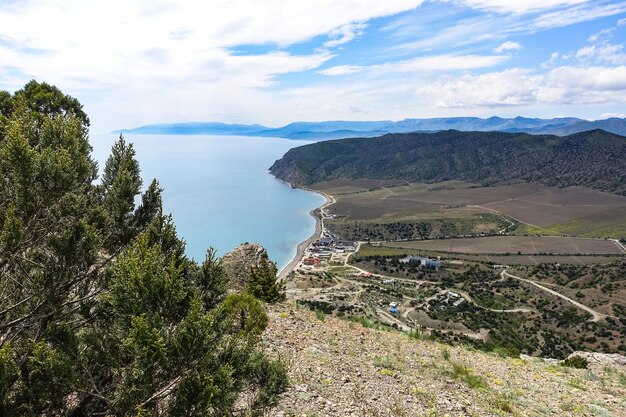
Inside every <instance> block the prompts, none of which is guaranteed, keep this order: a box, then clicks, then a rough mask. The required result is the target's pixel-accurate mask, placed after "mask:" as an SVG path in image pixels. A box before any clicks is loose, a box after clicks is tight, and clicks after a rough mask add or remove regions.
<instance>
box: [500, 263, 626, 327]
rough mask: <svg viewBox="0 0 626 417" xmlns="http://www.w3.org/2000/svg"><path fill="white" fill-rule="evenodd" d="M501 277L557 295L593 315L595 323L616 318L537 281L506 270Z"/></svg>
mask: <svg viewBox="0 0 626 417" xmlns="http://www.w3.org/2000/svg"><path fill="white" fill-rule="evenodd" d="M500 276H501V277H502V278H505V277H508V278H513V279H516V280H518V281H523V282H527V283H528V284H530V285H534V286H535V287H537V288H539V289H540V290H543V291H545V292H547V293H549V294H552V295H555V296H557V297H559V298H562V299H563V300H565V301H567V302H569V303H571V304H573V305H574V306H576V307H578V308H579V309H581V310H584V311H586V312H587V313H589V314H591V315H592V319H591V321H595V322H597V321H600V320H604V319H606V318H607V317H613V318H615V317H614V316H610V315H608V314H603V313H599V312H597V311H595V310H593V309H591V308H589V307H587V306H586V305H584V304H581V303H579V302H578V301H576V300H572V299H571V298H569V297H567V296H565V295H563V294H561V293H560V292H557V291H554V290H551V289H550V288H547V287H544V286H543V285H541V284H539V283H537V282H535V281H531V280H529V279H526V278H520V277H518V276H515V275H512V274H509V273H508V272H506V270H504V271H502V272H501V273H500Z"/></svg>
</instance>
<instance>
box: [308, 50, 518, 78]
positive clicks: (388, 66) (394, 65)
mask: <svg viewBox="0 0 626 417" xmlns="http://www.w3.org/2000/svg"><path fill="white" fill-rule="evenodd" d="M507 59H508V57H507V56H505V55H434V56H425V57H417V58H412V59H407V60H401V61H394V62H387V63H384V64H377V65H370V66H353V65H338V66H335V67H330V68H327V69H325V70H322V71H319V73H320V74H323V75H329V76H334V75H347V74H355V73H360V72H369V73H370V74H373V75H377V76H380V75H383V74H390V73H424V72H432V71H459V70H470V69H477V68H488V67H493V66H495V65H498V64H501V63H502V62H504V61H506V60H507Z"/></svg>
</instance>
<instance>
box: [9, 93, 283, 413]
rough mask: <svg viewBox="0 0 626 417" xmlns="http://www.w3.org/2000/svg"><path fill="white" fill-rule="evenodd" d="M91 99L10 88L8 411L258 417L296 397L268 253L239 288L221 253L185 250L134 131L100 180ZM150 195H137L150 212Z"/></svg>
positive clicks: (121, 142) (115, 151) (145, 200)
mask: <svg viewBox="0 0 626 417" xmlns="http://www.w3.org/2000/svg"><path fill="white" fill-rule="evenodd" d="M88 125H89V120H88V119H87V116H86V115H85V113H84V112H83V111H82V106H81V105H80V103H78V101H77V100H76V99H74V98H72V97H69V96H66V95H64V94H63V93H62V92H61V91H59V90H58V89H57V88H56V87H53V86H50V85H48V84H45V83H42V84H39V83H37V82H35V81H31V82H30V83H28V84H27V85H26V86H25V87H24V89H22V90H19V91H17V92H16V93H14V94H9V93H7V92H0V416H20V417H22V416H23V417H31V416H32V417H34V416H44V417H45V416H51V417H52V416H71V417H87V416H137V417H138V416H142V417H148V416H154V417H156V416H235V415H246V416H250V415H258V414H260V413H263V412H264V410H265V409H266V408H267V407H269V406H271V405H272V404H274V403H275V401H276V395H277V394H278V393H280V392H282V391H283V390H284V389H285V388H286V384H287V380H286V369H285V366H284V363H283V362H281V361H279V360H275V359H272V358H270V357H268V356H267V355H266V354H265V350H264V349H263V347H262V346H260V345H259V342H260V336H261V334H262V333H263V331H264V329H265V326H266V325H267V321H268V318H267V315H266V312H265V308H264V304H263V301H268V302H271V301H273V300H276V299H282V294H280V287H278V286H276V285H275V284H274V280H275V278H276V271H275V267H274V266H273V264H271V262H269V261H268V260H267V259H265V260H264V262H261V263H260V264H259V268H258V270H257V269H251V270H250V281H249V287H250V288H249V289H248V291H242V292H239V293H232V292H231V293H229V285H228V284H229V283H228V279H227V276H226V273H225V271H224V269H223V267H222V265H221V262H220V260H219V259H217V258H216V257H215V256H214V254H215V253H214V251H213V250H209V251H207V256H206V259H205V260H204V262H202V263H201V264H198V263H196V262H195V261H194V260H193V259H189V258H188V257H187V256H186V255H185V243H184V241H182V240H181V239H179V238H178V236H177V234H176V228H175V226H174V224H173V221H172V218H171V216H169V215H167V214H165V213H164V212H163V205H162V200H161V192H162V190H161V188H160V187H159V184H158V182H157V181H156V180H153V181H152V182H151V183H150V184H149V185H148V187H147V188H146V189H145V191H144V192H143V193H141V192H140V190H141V188H142V184H143V181H142V179H141V175H140V169H139V163H138V161H137V160H136V159H135V151H134V149H133V146H132V144H129V143H127V142H126V141H125V140H124V139H123V138H121V137H120V139H119V140H118V141H117V142H116V144H115V145H114V146H113V149H112V152H111V156H110V157H109V158H108V160H107V161H106V163H105V165H104V170H103V175H102V177H101V178H100V182H99V184H95V183H94V181H95V180H96V178H97V172H98V169H97V168H98V167H97V164H96V162H95V161H94V160H93V159H92V158H91V146H90V145H89V142H88V139H87V128H88ZM136 202H139V204H138V205H137V204H136Z"/></svg>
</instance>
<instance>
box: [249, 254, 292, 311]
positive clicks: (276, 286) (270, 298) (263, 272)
mask: <svg viewBox="0 0 626 417" xmlns="http://www.w3.org/2000/svg"><path fill="white" fill-rule="evenodd" d="M277 273H278V268H276V264H275V263H274V262H272V261H270V260H269V259H268V258H267V255H266V256H263V258H262V259H261V262H260V263H259V265H258V266H257V267H253V268H250V279H249V280H248V286H247V291H248V292H249V293H250V294H252V295H253V296H255V297H256V298H258V299H259V300H263V301H265V302H266V303H270V304H272V303H278V302H281V301H284V300H285V298H286V296H285V286H284V285H283V284H282V283H281V282H279V281H278V280H277V279H276V275H277Z"/></svg>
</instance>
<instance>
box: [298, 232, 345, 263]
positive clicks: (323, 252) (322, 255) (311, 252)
mask: <svg viewBox="0 0 626 417" xmlns="http://www.w3.org/2000/svg"><path fill="white" fill-rule="evenodd" d="M354 251H356V243H355V242H350V241H345V240H341V239H339V237H338V236H336V235H334V234H331V233H325V234H324V235H323V236H322V237H321V238H320V239H318V240H317V241H315V242H313V243H312V244H311V246H309V248H308V249H307V252H306V256H305V257H304V259H302V264H303V265H304V266H305V267H318V266H320V265H321V263H322V262H323V261H328V260H330V258H332V256H333V253H346V252H354Z"/></svg>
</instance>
